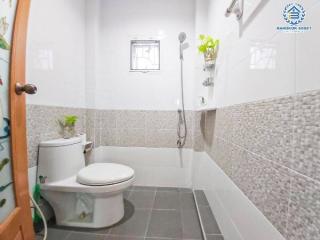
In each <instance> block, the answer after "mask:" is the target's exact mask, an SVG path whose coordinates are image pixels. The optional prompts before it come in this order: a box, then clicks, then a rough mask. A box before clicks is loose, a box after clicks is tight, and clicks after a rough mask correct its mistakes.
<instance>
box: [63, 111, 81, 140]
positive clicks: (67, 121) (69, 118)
mask: <svg viewBox="0 0 320 240" xmlns="http://www.w3.org/2000/svg"><path fill="white" fill-rule="evenodd" d="M77 120H78V117H77V116H75V115H66V116H64V117H63V119H59V120H58V123H59V125H60V127H61V131H62V135H63V138H72V137H74V136H75V135H76V130H75V126H76V123H77Z"/></svg>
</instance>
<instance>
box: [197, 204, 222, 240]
mask: <svg viewBox="0 0 320 240" xmlns="http://www.w3.org/2000/svg"><path fill="white" fill-rule="evenodd" d="M199 212H200V217H201V220H202V224H203V228H204V231H205V233H206V234H221V232H220V228H219V226H218V223H217V221H216V219H215V218H214V216H213V214H212V211H211V209H210V207H209V206H199Z"/></svg>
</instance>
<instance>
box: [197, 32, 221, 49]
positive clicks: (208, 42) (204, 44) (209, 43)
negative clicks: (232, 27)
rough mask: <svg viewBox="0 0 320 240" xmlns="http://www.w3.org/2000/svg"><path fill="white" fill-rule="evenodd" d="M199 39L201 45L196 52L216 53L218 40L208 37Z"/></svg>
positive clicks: (202, 36) (202, 35) (201, 36)
mask: <svg viewBox="0 0 320 240" xmlns="http://www.w3.org/2000/svg"><path fill="white" fill-rule="evenodd" d="M199 39H200V41H201V44H200V45H199V46H198V50H199V52H200V53H206V52H208V51H216V48H217V47H218V45H219V40H217V39H214V38H213V37H211V36H210V35H204V34H201V35H199Z"/></svg>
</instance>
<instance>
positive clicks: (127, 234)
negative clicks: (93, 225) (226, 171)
mask: <svg viewBox="0 0 320 240" xmlns="http://www.w3.org/2000/svg"><path fill="white" fill-rule="evenodd" d="M124 199H125V216H124V218H123V219H122V220H121V221H120V222H119V223H117V224H115V225H114V226H111V227H108V228H104V229H81V228H80V229H79V228H66V227H59V226H56V225H49V231H48V240H168V239H169V240H170V239H172V240H174V239H179V240H184V239H188V240H202V239H204V236H203V234H202V231H201V225H200V219H201V222H202V226H203V230H204V232H205V234H206V239H207V240H223V236H222V235H221V232H220V230H219V227H218V225H217V222H216V220H215V218H214V216H213V214H212V212H211V209H210V207H209V204H208V201H207V199H206V197H205V195H204V192H203V191H195V195H194V194H193V192H192V190H191V189H186V188H159V187H142V186H134V187H131V188H130V189H129V190H128V191H126V192H125V193H124ZM195 200H196V201H197V206H198V209H199V215H200V216H199V215H198V211H197V207H196V203H195ZM199 217H200V218H199ZM37 239H39V240H40V239H42V238H41V237H38V238H37Z"/></svg>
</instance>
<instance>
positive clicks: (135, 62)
mask: <svg viewBox="0 0 320 240" xmlns="http://www.w3.org/2000/svg"><path fill="white" fill-rule="evenodd" d="M130 69H131V70H134V71H148V70H160V41H156V40H135V41H131V67H130Z"/></svg>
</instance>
